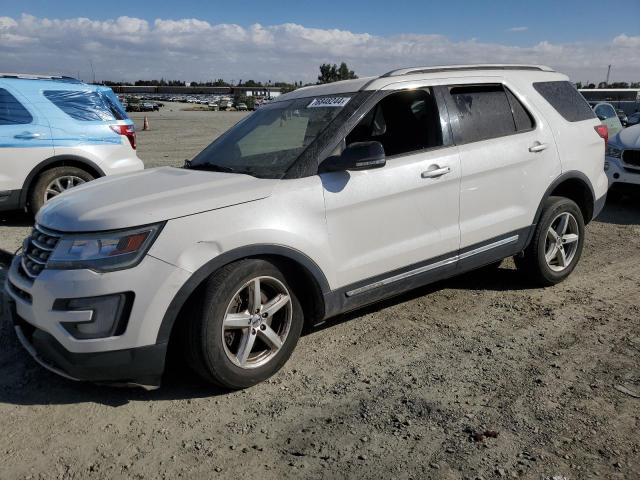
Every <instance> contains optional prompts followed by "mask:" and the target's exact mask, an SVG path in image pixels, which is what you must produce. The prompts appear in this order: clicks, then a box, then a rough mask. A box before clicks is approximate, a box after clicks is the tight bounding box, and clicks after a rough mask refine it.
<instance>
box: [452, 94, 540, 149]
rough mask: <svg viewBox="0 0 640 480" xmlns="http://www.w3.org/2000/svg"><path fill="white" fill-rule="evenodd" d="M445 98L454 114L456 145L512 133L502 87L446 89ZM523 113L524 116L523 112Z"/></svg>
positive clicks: (512, 117)
mask: <svg viewBox="0 0 640 480" xmlns="http://www.w3.org/2000/svg"><path fill="white" fill-rule="evenodd" d="M449 94H450V95H451V99H452V100H453V104H454V106H455V108H456V110H457V113H458V125H459V129H458V137H460V138H457V143H470V142H478V141H480V140H487V139H490V138H497V137H504V136H505V135H512V134H514V133H516V131H517V130H516V123H515V121H514V114H513V113H512V111H511V104H510V103H509V99H508V98H507V93H506V92H505V90H504V88H503V87H502V85H463V86H456V87H449ZM514 100H516V99H515V97H514ZM516 102H517V100H516ZM517 103H519V102H517ZM520 107H521V108H524V107H522V106H521V105H520ZM524 113H525V114H527V113H526V111H525V112H524ZM527 115H528V114H527ZM521 121H522V119H521Z"/></svg>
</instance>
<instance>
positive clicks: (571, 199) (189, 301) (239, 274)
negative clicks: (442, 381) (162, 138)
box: [6, 65, 607, 388]
mask: <svg viewBox="0 0 640 480" xmlns="http://www.w3.org/2000/svg"><path fill="white" fill-rule="evenodd" d="M605 137H606V127H604V126H602V125H601V124H600V122H599V121H598V119H597V118H596V117H595V115H594V113H593V112H592V110H591V108H590V107H589V105H588V104H587V102H586V101H585V100H584V99H583V98H582V96H581V95H580V94H579V93H578V92H577V90H576V89H575V88H574V87H573V86H572V85H571V84H570V83H569V82H568V79H567V77H566V76H564V75H562V74H559V73H556V72H554V71H552V70H551V69H549V68H548V67H541V66H509V65H485V66H459V67H430V68H411V69H403V70H396V71H392V72H389V73H387V74H385V75H382V76H380V77H376V78H362V79H357V80H349V81H345V82H338V83H333V84H328V85H320V86H314V87H307V88H301V89H299V90H296V91H294V92H292V93H289V94H287V95H283V96H281V97H279V98H278V99H277V100H275V101H273V102H270V103H269V104H267V105H264V106H262V107H261V108H260V109H258V110H257V111H256V112H255V113H254V114H252V115H250V116H249V117H247V118H246V119H245V120H243V121H242V122H240V123H238V124H237V125H236V126H234V127H233V128H232V129H231V130H229V131H228V132H227V133H225V134H224V135H222V136H221V137H220V138H218V139H217V140H215V141H214V142H213V143H212V144H211V145H209V146H208V147H206V148H205V149H204V150H203V151H202V152H201V153H200V154H198V155H197V156H196V157H195V158H194V159H193V160H191V161H190V162H187V164H186V165H185V168H182V169H180V168H169V167H166V168H158V169H152V170H145V171H143V172H139V173H134V174H130V175H126V176H120V177H112V178H103V179H100V180H97V181H95V182H92V183H91V184H90V185H86V186H81V187H78V188H76V189H75V190H74V191H72V192H68V193H65V194H64V195H62V196H60V198H58V199H55V200H53V201H51V202H50V203H49V204H48V205H46V206H45V208H43V209H42V210H41V211H40V213H39V214H38V216H37V218H36V221H37V224H36V225H35V227H34V229H33V233H32V235H31V236H30V237H29V238H28V239H27V240H26V242H25V246H24V250H23V251H22V253H21V254H20V255H18V256H16V258H15V259H14V261H13V264H12V266H11V269H10V271H9V274H8V279H7V283H6V290H7V292H8V294H9V296H10V298H11V301H10V302H8V303H7V304H8V305H9V308H10V309H11V314H12V315H13V318H14V322H15V329H16V332H17V334H18V337H19V338H20V340H21V342H22V343H23V344H24V346H25V347H26V349H27V350H29V352H30V353H31V354H32V355H33V356H34V357H35V358H36V359H37V360H38V361H39V362H40V363H41V364H42V365H44V366H45V367H46V368H49V369H51V370H53V371H54V372H57V373H59V374H61V375H64V376H67V377H70V378H74V379H85V380H93V381H99V382H117V383H129V384H137V385H143V386H147V387H154V386H158V385H159V382H160V378H161V375H162V373H163V370H164V365H165V356H166V352H167V347H168V345H169V343H170V342H176V344H178V345H181V346H182V349H183V351H184V353H185V355H186V356H187V359H188V361H189V363H190V364H191V365H192V366H193V368H194V369H195V370H196V371H197V372H199V373H200V374H201V375H202V377H203V378H204V379H206V380H208V381H211V382H215V383H216V384H219V385H222V386H224V387H227V388H244V387H248V386H250V385H253V384H255V383H257V382H260V381H262V380H264V379H266V378H268V377H269V376H270V375H273V374H274V373H275V372H276V371H277V370H278V369H279V368H280V367H281V366H282V365H283V364H284V363H285V362H286V361H287V359H288V358H289V356H290V355H291V352H292V351H293V349H294V347H295V346H296V343H297V341H298V338H299V336H300V332H301V331H302V328H303V325H305V324H307V325H313V324H316V323H318V322H321V321H323V320H324V319H326V318H328V317H332V316H334V315H336V314H339V313H341V312H345V311H348V310H353V309H356V308H358V307H361V306H363V305H367V304H370V303H372V302H376V301H378V300H380V299H383V298H387V297H390V296H393V295H397V294H399V293H401V292H404V291H406V290H408V289H412V288H415V287H418V286H420V285H424V284H427V283H429V282H433V281H436V280H439V279H443V278H446V277H450V276H453V275H457V274H459V273H462V272H465V271H468V270H471V269H474V268H478V267H482V266H485V265H490V264H494V263H496V262H498V261H500V260H501V259H503V258H505V257H509V256H515V260H516V264H517V266H518V268H519V269H521V270H522V272H523V274H524V275H527V276H528V277H529V278H530V279H531V281H534V282H536V283H538V284H540V285H552V284H555V283H557V282H560V281H562V280H563V279H564V278H566V277H567V276H568V275H569V274H570V273H571V271H572V270H573V269H574V267H575V266H576V264H577V263H578V260H579V258H580V254H581V252H582V248H583V245H584V235H585V231H584V225H585V223H587V222H589V221H590V220H591V219H592V218H593V217H594V216H595V215H597V214H598V212H599V211H600V210H601V208H602V206H603V203H604V200H605V194H606V192H607V177H606V175H605V173H604V169H603V163H604V149H605V140H604V138H605ZM345 348H346V346H345Z"/></svg>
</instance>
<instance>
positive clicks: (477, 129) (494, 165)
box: [442, 83, 561, 263]
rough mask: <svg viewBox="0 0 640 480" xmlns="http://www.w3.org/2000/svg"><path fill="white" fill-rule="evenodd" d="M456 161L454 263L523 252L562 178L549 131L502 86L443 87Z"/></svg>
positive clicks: (495, 84) (510, 90) (531, 107)
mask: <svg viewBox="0 0 640 480" xmlns="http://www.w3.org/2000/svg"><path fill="white" fill-rule="evenodd" d="M442 90H443V92H442V93H443V96H445V98H446V101H447V107H448V109H449V113H450V117H451V126H452V130H453V135H454V139H455V141H456V144H457V145H458V149H459V153H460V169H461V182H460V249H461V250H460V252H461V253H460V259H461V261H462V260H463V259H465V258H469V257H474V256H476V254H479V253H482V254H483V255H481V256H480V257H479V258H480V260H481V263H482V261H484V263H486V261H491V260H492V259H498V258H503V257H504V256H508V255H511V254H513V253H516V252H517V251H519V249H521V248H522V244H523V243H524V242H525V241H526V236H527V233H528V231H529V230H528V228H529V227H530V226H531V223H532V221H533V218H534V214H535V212H536V210H537V208H538V205H539V203H540V199H541V198H542V197H543V195H544V192H545V191H546V189H547V187H548V186H549V184H550V183H551V181H552V180H553V179H555V178H556V177H557V176H558V175H560V173H561V166H560V162H559V161H558V154H557V150H556V146H555V142H554V138H553V135H552V132H551V130H550V128H549V126H548V125H547V124H546V122H545V121H544V119H543V118H542V116H541V115H540V114H539V113H538V112H537V111H536V110H535V109H534V108H533V106H532V105H531V104H529V103H526V102H525V101H524V99H523V97H520V98H518V96H516V94H515V93H514V92H515V89H514V88H513V87H512V88H509V86H507V85H505V84H504V83H491V84H466V85H449V86H445V87H442Z"/></svg>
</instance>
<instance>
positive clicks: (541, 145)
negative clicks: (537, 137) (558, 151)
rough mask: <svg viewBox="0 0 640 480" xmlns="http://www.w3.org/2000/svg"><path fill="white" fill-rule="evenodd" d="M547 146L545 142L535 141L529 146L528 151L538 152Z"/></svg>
mask: <svg viewBox="0 0 640 480" xmlns="http://www.w3.org/2000/svg"><path fill="white" fill-rule="evenodd" d="M547 147H548V145H547V144H546V143H540V142H536V143H534V144H533V145H531V146H530V147H529V151H530V152H531V153H538V152H542V151H543V150H546V149H547Z"/></svg>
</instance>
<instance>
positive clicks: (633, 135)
mask: <svg viewBox="0 0 640 480" xmlns="http://www.w3.org/2000/svg"><path fill="white" fill-rule="evenodd" d="M609 143H611V144H613V145H615V146H619V147H622V148H623V149H627V148H631V149H640V124H639V125H634V126H633V127H627V128H625V129H624V130H622V131H620V132H619V133H617V134H616V135H614V137H613V138H611V139H610V140H609Z"/></svg>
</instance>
